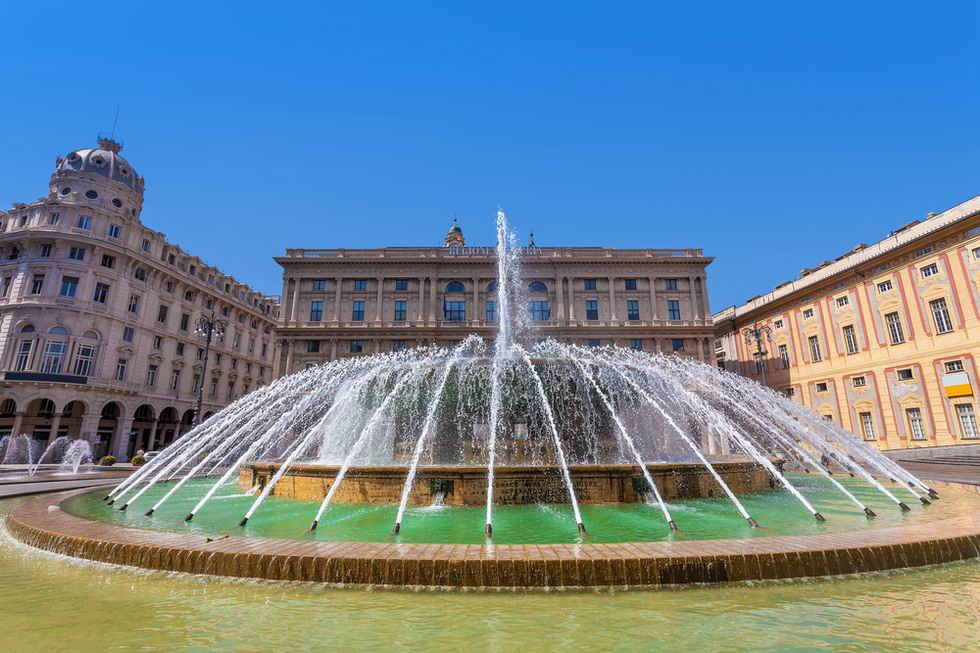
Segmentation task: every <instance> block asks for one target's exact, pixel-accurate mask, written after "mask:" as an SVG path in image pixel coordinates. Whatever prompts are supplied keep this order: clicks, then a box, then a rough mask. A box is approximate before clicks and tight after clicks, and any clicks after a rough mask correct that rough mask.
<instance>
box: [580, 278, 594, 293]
mask: <svg viewBox="0 0 980 653" xmlns="http://www.w3.org/2000/svg"><path fill="white" fill-rule="evenodd" d="M582 284H583V288H584V289H585V290H595V289H596V283H595V279H582Z"/></svg>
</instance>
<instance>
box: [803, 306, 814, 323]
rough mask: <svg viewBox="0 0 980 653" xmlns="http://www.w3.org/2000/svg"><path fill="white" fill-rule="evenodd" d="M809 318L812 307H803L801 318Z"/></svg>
mask: <svg viewBox="0 0 980 653" xmlns="http://www.w3.org/2000/svg"><path fill="white" fill-rule="evenodd" d="M811 318H813V309H812V308H807V309H804V311H803V319H804V320H809V319H811Z"/></svg>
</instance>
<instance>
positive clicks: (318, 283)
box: [313, 279, 327, 292]
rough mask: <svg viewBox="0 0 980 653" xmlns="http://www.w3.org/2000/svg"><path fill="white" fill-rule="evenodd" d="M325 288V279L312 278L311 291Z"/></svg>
mask: <svg viewBox="0 0 980 653" xmlns="http://www.w3.org/2000/svg"><path fill="white" fill-rule="evenodd" d="M326 289H327V280H326V279H314V280H313V292H323V291H324V290H326Z"/></svg>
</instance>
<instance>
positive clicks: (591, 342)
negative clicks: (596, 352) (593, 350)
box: [587, 338, 602, 347]
mask: <svg viewBox="0 0 980 653" xmlns="http://www.w3.org/2000/svg"><path fill="white" fill-rule="evenodd" d="M587 344H588V346H589V347H601V346H602V343H601V342H600V341H599V340H598V339H596V338H589V340H588V343H587Z"/></svg>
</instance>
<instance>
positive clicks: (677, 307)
mask: <svg viewBox="0 0 980 653" xmlns="http://www.w3.org/2000/svg"><path fill="white" fill-rule="evenodd" d="M667 319H668V320H674V321H676V320H680V319H681V302H680V300H678V299H668V300H667Z"/></svg>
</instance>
